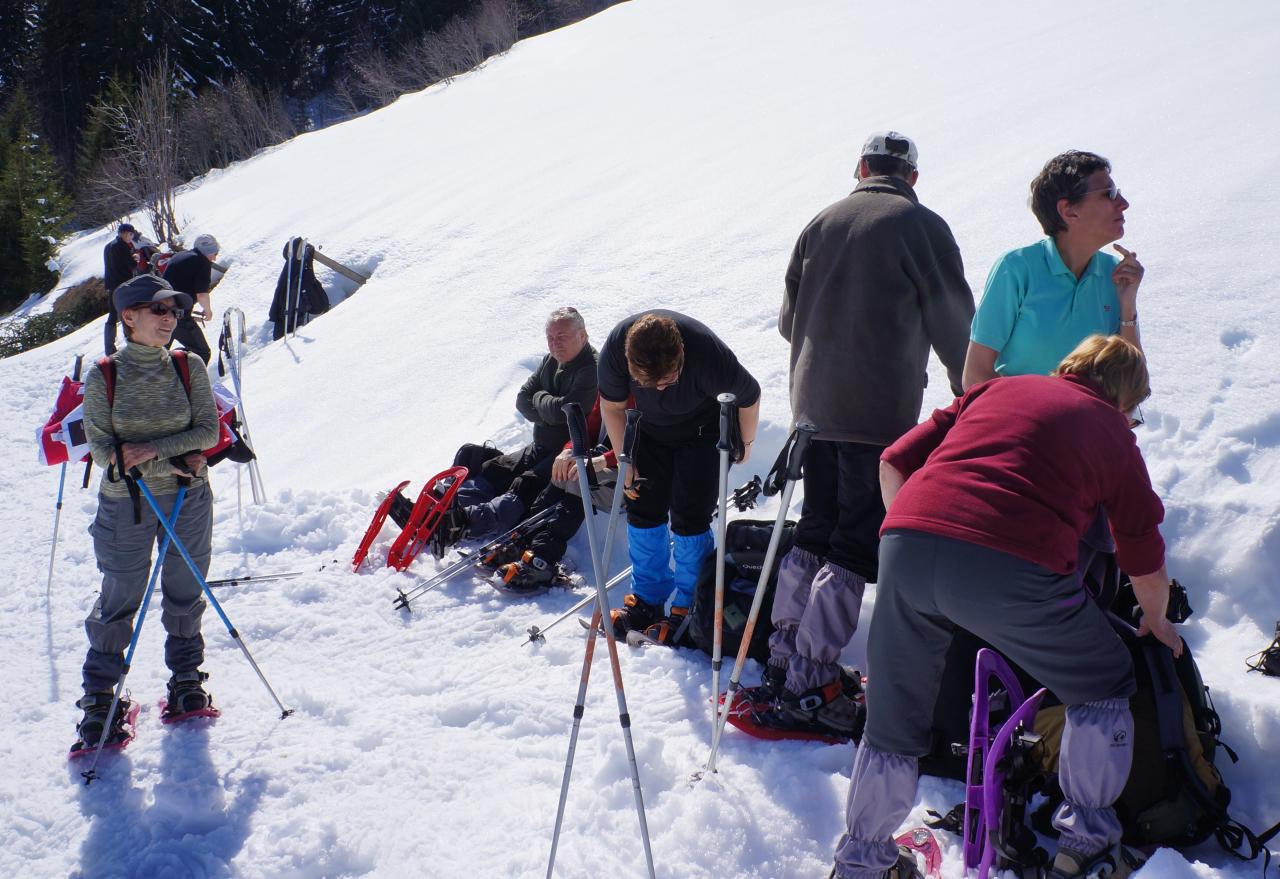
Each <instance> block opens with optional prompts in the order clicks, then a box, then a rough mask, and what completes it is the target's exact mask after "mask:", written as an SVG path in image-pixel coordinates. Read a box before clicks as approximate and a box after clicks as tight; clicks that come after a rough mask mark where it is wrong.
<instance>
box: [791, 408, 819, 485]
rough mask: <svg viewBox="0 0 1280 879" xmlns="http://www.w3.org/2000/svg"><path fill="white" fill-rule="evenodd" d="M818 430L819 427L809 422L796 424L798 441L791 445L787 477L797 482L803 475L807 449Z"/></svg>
mask: <svg viewBox="0 0 1280 879" xmlns="http://www.w3.org/2000/svg"><path fill="white" fill-rule="evenodd" d="M817 432H818V428H816V427H814V426H813V425H812V424H809V423H807V422H801V423H800V424H797V425H796V442H795V445H794V446H792V447H791V456H790V457H789V458H787V479H788V480H789V481H791V482H796V481H798V480H799V479H800V476H801V466H802V464H803V463H804V453H805V450H806V449H808V448H809V440H811V439H813V435H814V434H815V433H817Z"/></svg>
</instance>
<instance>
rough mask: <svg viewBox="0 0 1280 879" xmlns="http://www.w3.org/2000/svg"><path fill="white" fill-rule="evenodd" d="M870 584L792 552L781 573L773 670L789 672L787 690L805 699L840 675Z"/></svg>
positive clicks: (802, 551)
mask: <svg viewBox="0 0 1280 879" xmlns="http://www.w3.org/2000/svg"><path fill="white" fill-rule="evenodd" d="M866 587H867V581H866V580H864V579H863V578H862V577H860V576H859V575H858V574H855V573H854V572H853V571H850V570H849V569H847V568H843V567H841V566H840V565H836V564H832V563H831V562H823V560H822V559H820V558H819V557H818V556H816V555H814V554H813V553H811V552H809V551H808V550H805V549H801V548H800V547H798V546H796V547H792V549H791V551H790V552H788V553H787V554H786V555H785V556H784V557H783V559H782V564H781V565H780V566H779V568H778V584H777V587H776V588H775V590H774V595H773V616H772V620H773V625H774V632H773V634H772V635H770V636H769V664H770V665H784V666H786V668H787V689H788V690H790V691H791V692H793V693H804V692H805V691H807V690H812V689H815V688H817V687H822V686H825V685H826V684H829V683H831V682H832V681H834V680H835V679H836V677H837V676H838V675H839V673H840V653H841V651H843V650H844V648H845V645H847V644H848V643H849V640H850V639H851V638H852V637H853V633H854V632H855V631H857V629H858V617H859V615H860V614H861V613H862V593H863V592H864V591H865V590H866Z"/></svg>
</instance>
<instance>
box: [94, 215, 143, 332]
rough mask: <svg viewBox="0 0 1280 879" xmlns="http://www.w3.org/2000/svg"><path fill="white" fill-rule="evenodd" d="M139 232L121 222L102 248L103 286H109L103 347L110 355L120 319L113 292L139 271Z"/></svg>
mask: <svg viewBox="0 0 1280 879" xmlns="http://www.w3.org/2000/svg"><path fill="white" fill-rule="evenodd" d="M137 232H138V230H137V229H135V228H133V225H132V224H131V223H121V224H120V227H119V228H118V229H116V237H115V238H112V239H111V241H110V242H109V243H108V244H107V246H106V247H104V248H102V286H104V287H106V288H107V325H106V326H105V327H103V331H102V347H103V350H104V351H106V353H107V354H108V355H110V354H114V353H116V324H117V323H118V322H119V321H120V315H118V314H116V306H115V301H114V299H113V298H112V294H114V293H115V292H116V288H117V287H119V286H120V285H121V284H123V283H124V282H125V281H127V280H129V279H130V278H132V277H133V276H134V274H135V273H136V271H137V263H136V262H135V261H134V257H133V250H134V248H133V236H134V235H136V234H137Z"/></svg>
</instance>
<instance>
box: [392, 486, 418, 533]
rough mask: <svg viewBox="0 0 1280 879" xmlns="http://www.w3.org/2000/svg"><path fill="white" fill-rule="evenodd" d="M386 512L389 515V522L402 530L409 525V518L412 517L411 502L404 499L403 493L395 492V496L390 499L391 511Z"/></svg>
mask: <svg viewBox="0 0 1280 879" xmlns="http://www.w3.org/2000/svg"><path fill="white" fill-rule="evenodd" d="M388 512H389V513H390V515H391V521H392V522H395V523H396V524H397V525H399V526H400V527H401V528H402V529H403V528H404V527H405V526H406V525H408V524H409V517H410V516H411V515H413V501H411V500H409V499H408V498H407V497H405V496H404V492H403V491H397V492H396V496H395V497H393V498H392V499H391V509H390V510H389V511H388Z"/></svg>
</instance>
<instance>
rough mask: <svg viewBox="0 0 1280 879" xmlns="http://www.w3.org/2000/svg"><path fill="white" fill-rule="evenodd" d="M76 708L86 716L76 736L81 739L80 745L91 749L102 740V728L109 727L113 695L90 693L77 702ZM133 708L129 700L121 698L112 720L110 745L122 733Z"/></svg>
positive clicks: (109, 737)
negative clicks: (108, 720) (122, 728)
mask: <svg viewBox="0 0 1280 879" xmlns="http://www.w3.org/2000/svg"><path fill="white" fill-rule="evenodd" d="M76 707H77V708H79V709H80V710H82V711H83V712H84V716H83V717H81V718H80V722H79V723H78V724H76V735H78V736H79V737H80V742H79V744H83V745H85V746H87V747H90V748H92V747H95V746H96V745H97V744H98V740H99V739H101V738H102V728H103V727H104V726H106V725H107V713H108V712H109V711H110V710H111V694H110V693H88V694H86V695H84V696H81V697H80V698H79V699H78V700H76ZM131 707H132V706H131V705H130V703H129V700H128V699H125V698H124V697H121V698H120V704H119V705H117V706H116V715H115V717H113V718H112V719H111V733H110V735H108V736H107V742H108V743H110V742H111V741H112V739H114V738H116V736H118V735H120V733H121V732H122V730H121V727H122V726H123V725H124V719H125V717H126V716H127V715H128V714H129V709H130V708H131Z"/></svg>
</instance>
